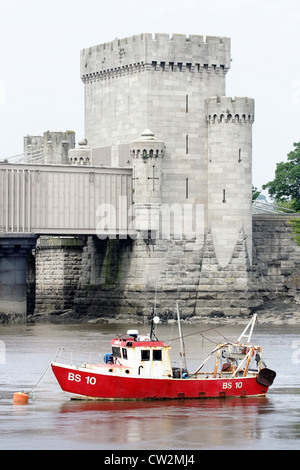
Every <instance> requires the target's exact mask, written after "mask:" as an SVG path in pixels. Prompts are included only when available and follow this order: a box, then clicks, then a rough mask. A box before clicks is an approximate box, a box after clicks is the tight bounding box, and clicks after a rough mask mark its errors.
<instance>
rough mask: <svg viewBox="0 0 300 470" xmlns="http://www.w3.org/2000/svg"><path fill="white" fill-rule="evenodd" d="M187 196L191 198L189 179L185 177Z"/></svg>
mask: <svg viewBox="0 0 300 470" xmlns="http://www.w3.org/2000/svg"><path fill="white" fill-rule="evenodd" d="M185 198H186V199H188V198H189V179H188V178H186V179H185Z"/></svg>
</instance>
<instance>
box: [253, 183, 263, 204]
mask: <svg viewBox="0 0 300 470" xmlns="http://www.w3.org/2000/svg"><path fill="white" fill-rule="evenodd" d="M260 193H261V191H258V189H257V188H256V187H255V186H253V185H252V201H255V199H257V198H258V196H259V195H260Z"/></svg>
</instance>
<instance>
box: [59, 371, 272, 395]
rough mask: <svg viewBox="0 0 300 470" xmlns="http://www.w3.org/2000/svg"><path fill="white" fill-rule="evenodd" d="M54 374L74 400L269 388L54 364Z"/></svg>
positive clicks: (244, 380) (252, 381) (245, 381)
mask: <svg viewBox="0 0 300 470" xmlns="http://www.w3.org/2000/svg"><path fill="white" fill-rule="evenodd" d="M51 366H52V370H53V373H54V375H55V377H56V379H57V381H58V383H59V385H60V387H61V389H62V390H63V391H64V392H66V393H67V395H68V396H69V397H70V398H72V399H84V400H163V399H183V398H198V399H199V398H224V397H250V396H265V395H266V393H267V391H268V386H265V385H261V384H259V383H258V381H257V380H256V377H255V376H252V377H234V378H232V377H228V378H212V377H210V378H206V377H205V378H204V377H203V378H187V379H176V378H170V377H163V378H149V377H140V376H124V375H118V374H114V373H112V374H107V373H103V372H101V370H97V369H88V368H83V367H73V366H67V365H64V364H57V363H52V364H51Z"/></svg>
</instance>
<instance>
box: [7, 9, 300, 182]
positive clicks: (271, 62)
mask: <svg viewBox="0 0 300 470" xmlns="http://www.w3.org/2000/svg"><path fill="white" fill-rule="evenodd" d="M0 18H1V28H0V44H1V46H0V47H1V51H0V52H1V54H0V158H3V157H7V156H12V155H15V154H18V153H21V152H22V151H23V136H24V135H26V134H33V135H42V134H43V133H44V132H45V131H47V130H50V131H64V130H67V129H70V130H74V131H75V132H76V138H77V141H79V140H81V139H82V138H83V137H84V102H83V84H82V82H81V80H80V75H79V53H80V50H81V49H83V48H85V47H89V46H93V45H96V44H101V43H103V42H109V41H111V40H113V39H115V38H116V37H118V38H123V37H126V36H132V35H134V34H140V33H143V32H147V33H169V34H170V35H171V34H172V33H179V34H186V35H190V34H201V35H204V36H227V37H230V38H231V56H232V59H233V61H232V63H231V69H230V71H229V72H228V74H227V95H228V96H249V97H253V98H254V99H255V123H254V126H253V184H254V185H255V186H257V187H258V188H260V187H261V186H262V184H264V183H266V182H268V181H270V180H272V179H273V178H274V175H275V168H276V163H277V162H280V161H286V156H287V154H288V153H289V152H290V151H291V150H292V149H293V143H294V142H298V141H300V125H299V111H300V39H299V36H300V2H299V0H285V1H279V0H151V1H144V0H105V1H103V0H50V1H47V2H46V1H44V0H0Z"/></svg>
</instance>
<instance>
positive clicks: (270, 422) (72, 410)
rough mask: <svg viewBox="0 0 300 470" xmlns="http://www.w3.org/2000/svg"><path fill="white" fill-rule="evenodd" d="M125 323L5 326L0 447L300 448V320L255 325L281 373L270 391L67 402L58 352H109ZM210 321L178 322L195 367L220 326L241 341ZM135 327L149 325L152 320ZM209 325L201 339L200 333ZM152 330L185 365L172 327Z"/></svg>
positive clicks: (0, 334) (144, 329) (233, 330)
mask: <svg viewBox="0 0 300 470" xmlns="http://www.w3.org/2000/svg"><path fill="white" fill-rule="evenodd" d="M127 328H133V325H117V324H76V325H75V324H67V325H55V324H43V325H41V324H35V325H11V326H9V325H7V326H6V325H2V326H0V340H1V343H0V449H51V450H54V449H82V450H83V449H104V450H110V451H113V450H114V449H115V450H117V449H118V450H125V449H126V450H130V449H132V450H133V449H135V450H141V449H142V450H153V449H156V450H176V449H189V450H193V449H194V450H196V449H199V450H201V449H255V450H257V449H263V450H265V449H300V325H298V326H279V325H274V326H272V325H260V324H258V325H257V326H256V327H255V330H254V334H253V337H252V340H253V342H254V343H255V344H259V345H261V346H262V348H263V359H264V361H265V362H266V364H267V366H268V367H269V368H271V369H274V370H276V372H277V377H276V379H275V382H274V384H273V386H272V387H271V388H270V389H269V392H268V395H267V398H239V399H213V400H210V399H204V400H187V401H185V400H178V401H177V400H175V401H158V402H81V401H71V400H69V398H68V397H67V396H66V395H65V394H64V393H63V392H62V391H61V389H60V387H59V385H58V384H57V382H56V380H55V377H54V375H53V373H52V371H51V369H50V368H48V365H49V364H50V362H51V361H52V360H54V359H55V357H56V354H57V351H58V349H59V348H60V347H62V346H63V347H65V348H68V349H70V350H79V351H81V354H85V352H86V351H91V352H92V353H93V354H97V355H98V354H101V355H103V354H105V353H106V352H110V350H111V346H110V340H111V338H112V337H113V336H114V335H115V334H122V333H124V332H126V331H127ZM209 328H210V326H209V325H196V326H195V325H194V326H191V325H185V324H183V325H182V329H183V334H184V335H185V346H186V356H187V364H188V369H189V370H191V371H192V370H195V369H196V368H197V366H198V365H199V364H200V363H201V362H202V360H203V359H204V358H205V357H206V354H207V353H208V352H209V351H210V350H212V349H213V348H214V346H215V343H218V342H219V341H221V342H222V341H223V338H222V336H220V335H219V333H221V334H222V335H224V336H226V338H229V339H231V340H236V339H237V338H238V336H239V334H240V333H241V331H242V329H243V326H241V327H237V326H236V325H234V326H219V327H215V328H217V331H216V330H215V329H209ZM138 329H139V331H140V332H141V333H145V334H146V333H148V332H149V327H148V326H147V325H141V326H140V325H139V327H138ZM204 330H205V333H203V334H204V335H205V338H203V335H200V334H198V332H201V331H202V332H203V331H204ZM156 333H157V336H158V338H159V339H161V340H166V339H169V340H170V339H171V344H172V351H171V354H172V359H173V360H174V362H178V363H179V341H178V340H177V339H176V338H177V336H178V333H177V330H176V326H172V325H158V327H157V332H156ZM47 368H48V369H47ZM40 379H41V380H40ZM39 380H40V382H39ZM38 382H39V383H38ZM36 384H38V385H37V387H36V388H35V390H34V391H33V393H32V394H31V395H30V398H29V403H28V404H27V405H15V404H13V400H12V399H13V394H14V393H15V392H18V391H21V390H24V391H26V392H28V391H29V390H31V389H32V388H33V387H35V385H36Z"/></svg>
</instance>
